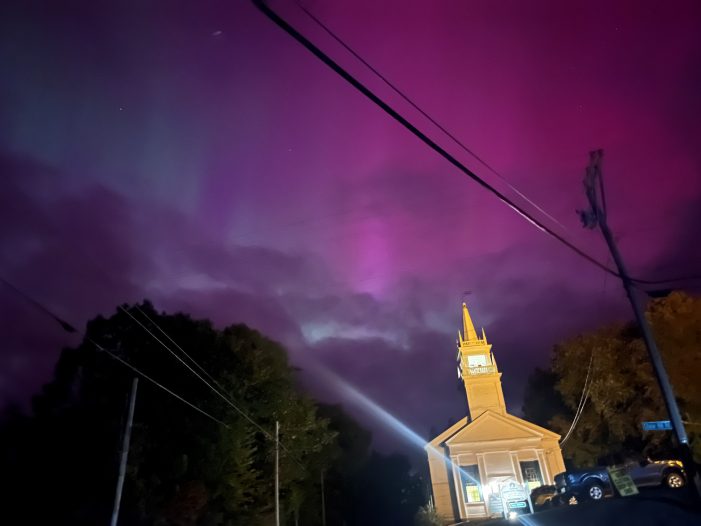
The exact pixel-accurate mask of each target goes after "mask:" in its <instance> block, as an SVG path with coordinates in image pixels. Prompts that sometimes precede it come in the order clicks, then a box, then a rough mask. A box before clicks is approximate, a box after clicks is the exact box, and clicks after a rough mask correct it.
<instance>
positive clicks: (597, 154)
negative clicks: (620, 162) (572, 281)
mask: <svg viewBox="0 0 701 526" xmlns="http://www.w3.org/2000/svg"><path fill="white" fill-rule="evenodd" d="M603 155H604V152H603V150H595V151H593V152H590V153H589V166H587V170H586V175H585V177H584V189H585V192H586V194H587V199H588V201H589V205H590V207H591V208H590V209H589V210H586V211H580V212H579V214H580V216H581V219H582V223H583V225H584V227H585V228H590V229H594V228H596V227H597V226H598V227H599V230H601V233H602V234H603V236H604V239H605V240H606V244H607V245H608V248H609V250H610V251H611V256H612V257H613V261H614V262H615V263H616V267H617V268H618V274H619V277H620V278H621V281H622V282H623V288H624V289H625V291H626V294H627V295H628V299H629V300H630V304H631V306H632V307H633V313H634V314H635V320H636V321H637V322H638V326H639V327H640V331H641V332H642V336H643V340H644V341H645V347H646V348H647V352H648V355H649V357H650V361H651V362H652V369H653V370H654V372H655V377H656V378H657V383H658V384H659V386H660V390H661V391H662V397H663V398H664V402H665V405H666V407H667V413H668V414H669V418H670V420H671V423H672V428H673V429H674V434H675V436H676V437H677V441H678V442H679V447H680V452H681V456H682V459H681V460H682V463H683V464H684V469H685V470H686V475H687V485H688V486H689V491H690V493H691V497H692V499H693V500H694V501H695V502H696V503H698V502H699V489H698V487H697V481H696V465H695V463H694V457H693V454H692V452H691V448H690V447H689V438H688V437H687V434H686V430H685V429H684V423H683V422H682V417H681V414H680V412H679V406H678V405H677V400H676V398H675V397H674V391H673V390H672V385H671V383H670V382H669V377H668V376H667V371H666V370H665V367H664V363H663V362H662V356H661V355H660V352H659V350H658V349H657V344H656V343H655V339H654V338H653V336H652V330H651V329H650V325H649V324H648V322H647V319H646V318H645V312H644V310H643V307H642V305H641V304H640V299H639V297H638V295H637V293H636V288H635V285H634V283H633V280H632V279H631V277H630V275H629V274H628V270H627V269H626V267H625V264H624V263H623V258H622V257H621V253H620V252H619V251H618V246H617V245H616V241H615V240H614V238H613V234H612V233H611V229H610V228H609V226H608V223H607V221H606V196H605V193H604V183H603V179H602V175H601V159H602V157H603Z"/></svg>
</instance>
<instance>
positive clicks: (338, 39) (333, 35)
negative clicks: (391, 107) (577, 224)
mask: <svg viewBox="0 0 701 526" xmlns="http://www.w3.org/2000/svg"><path fill="white" fill-rule="evenodd" d="M296 3H297V6H298V7H299V8H300V9H301V10H302V11H304V13H306V15H307V16H308V17H309V18H311V19H312V20H313V21H314V22H315V23H316V24H317V25H318V26H319V27H321V28H322V29H323V30H324V31H325V32H326V33H327V34H328V35H329V36H330V37H331V38H333V39H334V40H335V41H336V42H338V43H339V44H340V45H341V46H342V47H343V48H344V49H345V50H346V51H348V52H349V53H350V54H351V55H353V56H354V57H355V58H356V59H358V60H359V61H360V62H361V63H362V64H363V65H364V66H365V67H367V68H368V69H369V70H370V71H372V72H373V73H374V74H375V75H376V76H377V77H378V78H379V79H380V80H382V82H384V83H385V84H386V85H387V86H389V87H390V88H391V89H392V90H393V91H394V92H395V93H396V94H397V95H399V96H400V97H401V98H402V99H404V101H405V102H407V103H408V104H409V105H410V106H411V107H412V108H414V109H415V110H416V111H418V112H419V113H420V114H421V115H423V116H424V117H425V118H426V119H428V121H429V122H431V124H433V125H434V126H435V127H436V128H438V129H439V130H441V131H442V132H443V133H444V134H445V135H447V136H448V137H449V138H450V139H451V140H452V141H453V142H454V143H455V144H457V145H458V146H459V147H460V148H462V149H463V150H464V151H465V152H467V153H468V154H470V155H471V156H472V157H473V158H474V159H476V160H477V161H478V162H479V163H480V164H482V166H484V167H485V168H487V169H488V170H489V171H490V172H492V173H493V174H494V175H496V176H497V177H498V178H499V179H501V181H502V182H504V183H505V184H506V185H507V186H508V187H509V188H510V189H511V190H512V191H513V192H514V193H515V194H516V195H518V196H519V197H520V198H521V199H523V200H524V201H526V202H527V203H529V204H530V205H531V206H533V207H534V208H535V209H537V210H538V211H539V212H540V213H541V214H543V215H544V216H546V217H547V218H548V219H550V220H551V221H552V222H553V223H556V224H557V225H559V226H560V227H561V228H563V229H564V230H567V227H565V225H563V224H562V223H560V221H558V220H557V219H555V218H554V217H553V216H552V215H551V214H549V213H548V212H547V211H546V210H544V209H543V207H541V206H539V205H538V204H537V203H535V202H534V201H533V200H532V199H530V198H529V197H528V196H527V195H525V194H524V193H523V192H521V191H520V190H519V189H518V188H516V186H514V185H513V184H512V183H511V182H510V181H509V180H508V179H506V177H504V176H503V175H501V173H499V172H498V171H497V170H496V169H495V168H494V167H493V166H491V165H490V164H489V163H488V162H487V161H485V160H484V159H483V158H482V157H480V156H479V155H477V154H476V153H475V152H474V151H473V150H471V149H470V148H468V147H467V146H466V145H465V143H464V142H462V141H461V140H460V139H458V138H457V137H456V136H455V135H454V134H453V133H451V132H450V131H449V130H448V129H446V128H445V126H443V125H442V124H440V123H439V122H438V121H436V120H435V119H434V118H433V117H431V115H429V114H428V113H427V112H426V111H424V110H423V109H422V108H421V107H420V106H419V105H418V104H416V103H415V102H414V101H413V100H412V99H411V98H410V97H409V96H408V95H407V94H406V93H404V92H403V91H402V90H401V89H399V88H398V87H397V86H396V85H395V84H394V83H393V82H392V81H390V80H389V79H388V78H387V77H385V76H384V75H383V74H382V73H381V72H380V71H378V70H377V69H376V68H375V67H373V66H372V64H370V63H369V62H367V61H366V60H365V59H364V58H363V57H362V56H361V55H360V54H359V53H358V52H356V51H355V50H354V49H353V48H352V47H350V45H348V44H347V43H346V42H345V41H344V40H343V39H342V38H341V37H339V36H338V35H337V34H336V33H334V32H333V30H331V28H329V27H328V26H327V25H326V24H324V22H322V21H321V20H320V19H319V18H318V17H316V16H315V15H314V14H313V13H312V12H311V11H309V10H308V9H307V8H306V7H304V6H303V5H302V4H301V3H300V2H296Z"/></svg>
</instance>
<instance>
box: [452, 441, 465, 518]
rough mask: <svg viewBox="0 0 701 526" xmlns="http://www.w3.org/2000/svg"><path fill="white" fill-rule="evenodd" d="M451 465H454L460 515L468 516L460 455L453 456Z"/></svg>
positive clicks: (454, 480) (454, 481)
mask: <svg viewBox="0 0 701 526" xmlns="http://www.w3.org/2000/svg"><path fill="white" fill-rule="evenodd" d="M450 460H451V465H452V467H453V483H454V484H455V496H456V497H457V499H458V508H459V510H458V511H459V515H460V518H461V519H466V518H467V510H466V507H465V498H464V496H463V493H464V492H463V489H462V483H461V482H460V471H459V460H458V456H457V455H455V456H451V457H450Z"/></svg>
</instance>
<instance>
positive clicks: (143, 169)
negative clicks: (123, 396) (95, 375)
mask: <svg viewBox="0 0 701 526" xmlns="http://www.w3.org/2000/svg"><path fill="white" fill-rule="evenodd" d="M612 4H613V5H612ZM57 5H58V4H57V3H56V2H50V1H44V2H42V1H31V0H30V1H21V2H20V1H19V0H18V1H17V2H15V5H14V6H12V5H7V3H3V10H4V11H5V12H4V13H0V71H1V72H2V77H1V78H0V174H1V177H2V192H0V269H1V274H2V275H3V276H6V277H7V278H9V279H11V280H12V281H14V282H15V283H16V284H17V285H18V286H20V287H22V288H24V289H25V290H26V291H27V292H29V293H30V294H32V295H34V296H35V297H37V298H38V299H40V300H41V301H44V302H46V303H47V304H48V305H50V306H51V307H52V308H53V309H54V310H55V311H56V312H57V313H58V314H60V315H61V316H63V317H65V318H67V319H69V320H71V321H73V322H74V323H79V324H83V323H84V322H85V321H86V320H87V319H89V318H91V317H93V316H94V315H95V314H97V313H103V314H110V313H111V312H113V309H114V306H115V305H116V304H118V303H121V302H134V301H139V300H141V299H143V298H144V297H148V298H150V299H152V300H153V301H154V302H155V304H156V306H157V307H158V308H160V309H165V310H169V311H172V310H185V311H188V312H190V313H192V314H193V315H194V316H197V317H210V318H212V319H213V320H215V322H216V323H217V324H219V325H220V326H223V325H224V324H228V323H234V322H245V323H248V324H250V325H251V326H253V327H256V328H258V329H260V330H262V331H263V332H265V333H266V334H268V335H269V336H271V337H273V338H275V339H277V340H279V341H280V342H282V343H284V344H285V345H286V346H287V347H288V348H289V349H290V351H291V354H292V357H293V361H294V362H295V363H296V364H297V365H299V366H300V367H302V368H303V369H306V370H307V371H309V370H310V368H312V367H313V366H314V365H315V364H324V365H325V366H327V367H329V368H331V369H332V370H334V371H336V372H337V373H338V374H339V375H340V376H341V377H343V378H345V379H347V380H348V381H350V382H352V383H353V384H355V385H356V386H358V387H359V388H360V390H361V391H362V392H363V393H365V394H366V395H368V396H369V397H370V398H371V399H373V400H375V401H377V402H378V403H380V404H382V405H383V406H384V407H385V408H386V409H388V410H389V411H390V412H391V413H393V414H395V415H396V416H397V417H398V418H400V419H401V420H403V421H405V422H406V423H407V424H409V425H410V426H412V427H413V428H414V429H416V431H417V432H419V433H421V434H425V435H427V434H428V429H429V427H430V426H435V427H437V428H442V427H444V426H445V424H446V423H447V421H448V419H449V418H451V417H453V418H459V417H461V416H463V414H464V413H465V410H466V403H465V400H464V394H462V393H461V392H460V391H459V390H458V388H457V387H456V381H457V380H456V378H455V372H454V370H455V364H454V356H455V336H456V331H457V329H458V327H459V324H460V317H459V316H460V303H461V302H462V300H463V291H466V290H469V291H472V295H470V296H469V297H468V303H469V305H470V308H471V312H472V315H473V319H474V320H475V322H476V324H477V325H479V326H485V328H486V331H487V336H488V337H489V338H490V340H491V341H492V343H493V344H494V352H495V354H496V357H497V360H498V361H499V364H500V367H501V368H502V370H503V372H504V376H503V380H504V388H505V394H506V398H507V405H508V406H509V408H510V409H511V410H512V411H513V412H515V413H518V412H519V410H520V405H521V396H522V392H523V386H524V383H525V380H526V378H527V375H528V373H529V372H530V370H531V369H532V368H533V367H535V366H536V365H542V364H544V363H546V361H547V357H548V354H549V352H550V349H551V347H552V344H553V343H555V342H557V341H559V340H561V339H562V338H564V337H567V336H570V335H573V334H575V333H576V332H578V331H581V330H585V329H588V328H592V327H595V326H597V325H598V324H600V323H603V322H608V321H615V320H618V319H624V318H627V317H628V310H627V305H626V302H625V298H624V296H623V293H622V290H621V287H620V285H619V284H618V283H615V282H614V280H613V279H612V278H610V277H609V278H605V277H604V274H603V273H602V272H601V271H600V270H598V269H596V268H594V267H592V266H591V265H589V264H588V263H586V262H585V261H583V260H581V259H580V258H578V256H576V255H574V254H572V253H571V252H569V251H568V250H567V249H566V248H564V247H562V246H561V245H559V244H558V243H557V242H555V241H553V240H552V239H550V238H548V237H546V236H545V235H543V234H542V233H541V232H540V231H538V230H537V229H536V228H534V227H533V226H531V225H530V224H528V223H527V222H526V221H524V220H523V219H522V218H521V217H519V216H518V215H517V214H515V213H514V212H513V211H512V210H510V209H509V208H507V207H505V206H504V205H502V204H501V203H499V202H498V201H497V200H495V199H494V198H493V197H492V196H490V195H489V194H487V193H486V192H485V191H484V190H482V189H481V188H479V187H478V186H477V185H476V184H474V183H473V182H471V181H469V180H467V179H466V178H464V177H463V176H461V175H460V174H459V173H458V172H457V171H456V170H455V169H453V168H452V167H451V166H450V165H448V163H446V162H445V161H444V160H442V159H441V158H439V157H438V156H437V155H435V154H434V153H433V152H431V151H429V150H428V149H427V148H426V147H425V146H424V145H423V144H421V143H420V142H419V141H418V140H417V139H416V138H415V137H413V136H412V135H410V134H409V133H408V132H406V131H405V130H404V129H402V128H401V127H400V126H399V125H397V124H396V123H394V122H393V121H391V120H390V119H389V118H388V117H387V116H386V115H385V114H384V113H382V112H381V111H380V110H379V109H378V108H376V107H375V106H373V105H372V104H371V103H370V102H369V101H368V100H366V99H365V98H364V97H362V96H361V95H360V94H358V93H357V92H355V91H354V90H353V89H352V88H351V87H350V86H348V85H347V84H346V83H345V82H344V81H343V80H341V79H340V78H338V77H337V76H336V75H335V74H334V73H333V72H331V71H330V70H329V69H328V68H327V67H326V66H324V65H323V64H322V63H320V62H319V61H318V60H317V59H316V58H314V57H313V56H311V55H310V54H309V53H308V52H307V51H306V50H304V49H303V48H302V47H301V46H299V45H298V44H297V43H295V42H294V41H293V40H292V39H291V38H290V37H288V36H287V35H286V34H284V33H283V32H282V31H281V30H280V29H278V28H277V27H276V26H274V25H273V24H272V23H271V22H270V21H268V20H267V19H266V18H265V17H264V16H263V15H262V14H260V13H259V12H258V11H257V10H256V9H255V8H254V7H253V6H252V5H250V4H249V3H247V2H244V1H238V2H231V1H230V0H226V1H208V2H172V1H168V2H166V1H154V2H140V1H136V0H134V1H122V2H107V1H105V2H100V1H98V2H95V1H94V0H91V1H87V0H76V1H74V2H71V3H70V5H71V6H72V7H71V8H67V7H62V8H58V7H57ZM272 5H273V7H275V8H276V9H279V11H280V12H281V13H282V14H284V16H285V17H287V18H288V19H289V20H290V21H291V22H292V23H294V24H295V25H297V27H299V28H300V29H301V30H302V31H303V32H304V33H305V34H306V35H308V36H309V37H310V38H311V39H312V40H313V41H315V42H316V43H317V44H318V45H320V46H321V47H322V48H323V49H325V50H326V51H328V52H329V53H330V54H331V55H332V56H333V57H334V58H336V59H337V60H338V61H339V62H340V63H341V64H342V65H344V66H345V67H347V68H348V69H349V70H350V71H351V72H353V73H354V74H356V75H358V77H359V78H360V79H361V80H362V81H363V82H365V83H367V84H368V85H369V86H370V87H371V88H372V89H375V90H376V91H377V92H378V94H380V95H381V96H382V97H384V98H386V99H387V100H388V101H389V102H391V103H392V104H395V105H396V106H397V108H398V109H399V110H400V111H402V112H403V113H405V114H406V115H407V116H408V117H409V118H410V119H411V120H413V121H415V122H416V123H417V124H418V125H419V126H420V127H422V128H423V129H425V130H426V131H427V132H429V133H430V134H431V136H432V137H434V138H436V139H437V140H439V142H440V143H441V144H442V145H445V146H447V147H448V149H449V150H450V151H451V152H453V153H455V154H456V155H457V156H458V157H459V158H460V159H461V160H463V161H464V162H465V163H466V164H467V165H468V166H469V167H471V168H473V169H474V170H475V171H477V173H478V174H480V175H481V176H483V177H484V178H485V179H486V180H488V181H489V182H490V183H492V184H494V185H495V186H497V187H498V188H499V189H500V190H503V191H504V192H506V193H507V194H508V195H510V196H511V197H513V198H514V199H518V197H517V196H516V195H515V194H514V193H513V192H511V191H510V190H509V188H508V187H507V186H506V185H505V184H504V183H503V182H502V181H500V180H499V179H498V178H497V177H496V176H494V175H493V174H491V173H490V172H489V171H487V170H485V169H484V168H483V167H481V166H480V165H479V164H478V163H477V162H475V160H474V159H472V158H471V157H470V156H469V155H467V154H464V153H463V152H461V151H460V150H459V149H458V148H456V147H454V145H452V144H451V143H450V142H449V141H448V139H447V138H445V137H443V136H442V135H441V134H440V132H439V131H438V130H437V129H435V128H434V127H432V126H431V125H430V123H428V122H427V121H426V120H425V119H423V118H421V116H420V115H419V114H418V113H417V112H416V111H414V110H412V109H411V108H410V107H409V106H408V105H407V104H406V103H404V102H402V101H401V100H400V99H399V98H398V97H397V96H396V95H394V94H393V93H392V92H391V91H389V89H388V88H387V87H386V86H384V85H383V84H382V83H381V82H380V81H379V80H378V79H376V78H374V77H373V75H372V74H371V73H370V72H369V71H367V70H365V69H364V68H363V67H362V66H361V65H360V64H358V63H357V61H355V60H354V59H353V58H352V57H351V56H349V55H348V54H347V53H346V52H344V51H343V50H342V49H341V48H340V47H339V46H338V44H336V43H334V42H333V41H332V40H331V39H330V38H329V37H328V36H327V35H326V34H324V33H323V32H322V31H320V30H319V28H318V27H316V26H314V24H313V23H312V22H311V21H310V20H309V19H307V18H306V17H305V15H304V14H303V13H302V12H301V11H299V10H298V9H297V8H296V7H295V5H294V3H293V2H273V3H272ZM305 5H306V6H307V7H308V8H309V9H311V10H312V11H313V12H314V13H315V14H316V15H317V16H319V17H320V18H322V19H323V20H324V21H325V22H326V23H327V24H328V25H329V26H331V27H332V28H333V29H334V30H335V31H336V32H337V33H338V34H339V35H340V36H341V37H343V38H344V39H345V40H346V41H347V42H348V43H349V44H350V45H351V46H353V47H354V48H355V49H356V50H357V51H358V52H359V53H360V54H362V55H363V56H364V57H365V58H366V60H368V61H369V62H370V63H372V64H373V65H375V66H376V67H377V68H378V69H379V70H380V71H382V73H383V74H384V75H386V76H387V77H388V78H390V79H391V80H392V81H393V82H395V83H396V84H397V85H398V86H400V87H401V88H402V89H403V90H404V91H405V92H406V93H408V94H409V95H410V96H411V97H412V98H414V100H415V101H416V102H417V103H418V104H420V105H421V106H422V107H423V108H424V109H425V110H426V111H428V112H429V113H431V115H432V116H433V117H434V118H436V119H437V120H439V121H440V122H442V123H443V124H444V125H445V126H446V127H447V128H448V129H450V130H451V131H452V132H453V133H454V134H456V135H457V136H458V137H460V139H461V140H462V141H463V142H464V143H466V144H467V145H468V146H469V147H470V148H472V149H473V150H474V151H475V152H477V153H478V154H479V155H480V156H481V157H483V158H484V159H486V160H487V161H488V162H490V163H491V164H492V165H493V166H494V167H495V168H496V169H497V170H499V171H500V172H501V173H502V174H503V175H504V177H506V178H507V179H508V180H509V181H510V182H512V183H513V184H514V185H516V186H517V187H518V188H519V189H520V190H521V191H522V192H524V193H525V194H527V195H529V196H530V197H531V198H532V199H533V200H535V201H536V202H537V203H539V204H540V205H541V206H543V207H544V208H545V209H547V210H548V211H549V213H551V214H552V215H553V216H555V217H557V219H558V221H560V222H561V223H562V224H563V225H564V227H565V228H564V229H562V228H560V227H557V226H555V228H557V229H558V231H559V232H561V233H562V234H563V235H565V236H567V237H568V238H569V239H571V240H572V241H574V242H576V243H577V244H579V245H580V246H581V247H583V248H584V249H586V250H587V251H588V252H590V253H591V254H593V255H595V256H596V257H598V258H599V259H601V260H602V261H606V260H607V251H606V249H605V247H604V245H603V242H602V240H601V239H600V237H599V235H598V234H597V233H595V232H590V231H585V230H583V229H582V228H581V226H580V224H579V221H578V218H577V216H576V214H575V213H574V210H575V209H576V208H582V207H584V204H585V203H584V195H583V192H582V176H583V171H584V166H585V165H586V163H587V160H588V152H589V150H591V149H593V148H599V147H601V148H604V150H605V161H604V172H605V175H606V180H607V197H608V202H609V207H610V212H609V219H610V223H611V225H612V226H613V227H614V229H615V230H616V232H617V234H618V237H619V241H620V246H621V249H622V250H623V252H624V254H625V256H626V258H627V260H628V261H629V265H630V268H631V270H632V272H633V273H634V274H635V275H637V276H640V277H647V278H662V277H668V276H670V275H679V274H684V273H689V272H693V271H695V270H696V269H698V268H699V267H700V266H701V248H699V236H698V234H697V231H696V229H697V227H698V225H699V224H700V223H701V212H700V211H699V210H700V208H699V207H700V206H701V177H700V172H701V102H700V100H701V99H700V98H699V93H701V39H700V38H699V34H700V32H701V4H699V3H698V2H695V1H688V2H680V1H676V2H675V1H672V2H664V3H663V2H639V1H635V2H608V1H606V2H592V1H591V0H588V1H585V2H580V3H576V2H559V1H552V2H527V3H525V2H521V1H510V2H492V1H481V2H473V1H470V2H448V1H446V2H434V1H428V0H426V1H424V2H407V1H406V0H404V1H401V2H398V1H397V2H394V1H393V2H376V1H371V0H363V1H360V0H352V1H351V0H349V1H343V2H341V1H334V2H320V1H312V0H307V1H306V2H305ZM176 6H179V7H176ZM524 206H526V207H529V205H528V204H527V203H526V204H524ZM529 209H530V210H533V209H532V207H531V208H529ZM534 212H535V211H534ZM536 213H537V212H536ZM544 220H545V221H547V219H544ZM0 315H1V316H2V320H3V323H2V327H3V328H2V334H3V344H2V354H1V355H0V398H2V399H3V400H11V399H13V400H19V401H25V400H26V399H27V398H28V396H29V395H30V394H31V393H32V392H34V391H36V389H38V387H39V386H40V385H41V383H42V382H43V381H45V380H47V379H48V378H49V377H50V375H51V371H52V368H53V364H54V361H55V359H56V357H57V355H58V352H59V350H60V346H61V345H64V344H67V343H72V342H71V341H70V340H69V339H67V338H66V337H65V336H64V335H63V334H62V333H60V329H57V328H55V327H53V326H52V325H51V324H50V323H48V322H47V320H46V318H44V317H42V315H41V314H40V313H38V312H36V311H33V310H32V308H31V307H29V306H27V305H26V304H23V303H22V301H20V300H18V298H17V297H16V296H13V295H12V293H11V292H9V291H8V290H7V289H4V290H3V289H0ZM305 374H306V376H305V381H306V382H307V383H308V385H310V386H311V387H312V389H314V390H315V392H317V393H318V394H319V395H320V396H323V397H324V398H325V399H329V400H337V399H339V397H341V396H340V394H338V391H335V390H334V389H333V387H332V386H328V385H325V384H324V383H323V382H322V381H320V380H319V378H316V377H315V376H314V375H313V374H311V373H309V372H308V373H305ZM354 411H355V410H354ZM356 412H357V414H358V415H359V416H360V417H361V418H364V422H365V424H366V425H367V426H370V427H371V428H372V429H373V430H375V431H376V432H377V433H379V434H382V432H381V426H380V425H379V424H378V423H377V422H376V421H373V420H372V419H371V418H370V417H366V416H363V414H362V413H361V412H358V411H356ZM404 445H405V444H404V443H402V442H401V439H399V438H392V437H391V435H386V436H384V437H383V438H382V440H381V446H382V447H384V448H385V449H393V448H395V447H397V448H401V447H404Z"/></svg>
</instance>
